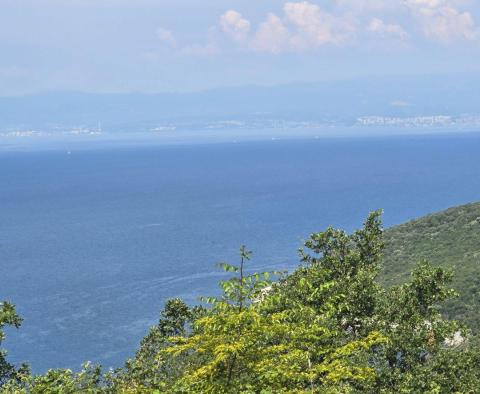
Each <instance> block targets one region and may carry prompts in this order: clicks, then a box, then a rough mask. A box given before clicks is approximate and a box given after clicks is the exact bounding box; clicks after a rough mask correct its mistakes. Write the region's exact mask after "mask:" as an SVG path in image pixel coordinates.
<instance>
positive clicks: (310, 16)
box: [284, 1, 355, 47]
mask: <svg viewBox="0 0 480 394" xmlns="http://www.w3.org/2000/svg"><path fill="white" fill-rule="evenodd" d="M284 13H285V17H286V19H287V20H288V21H289V22H290V23H291V24H292V25H294V26H295V28H296V30H297V35H299V36H300V37H298V36H297V38H296V39H297V41H298V42H301V41H302V38H303V40H305V41H306V42H307V44H308V46H309V47H312V46H313V47H316V46H321V45H325V44H337V45H338V44H341V43H343V42H345V41H346V40H347V38H348V36H349V35H350V34H351V33H352V32H353V31H354V30H355V26H354V24H352V23H350V21H348V20H347V19H346V18H339V17H336V16H334V15H333V14H330V13H328V12H325V11H323V10H322V9H321V8H320V7H319V6H318V5H316V4H312V3H309V2H308V1H302V2H299V3H286V4H285V6H284Z"/></svg>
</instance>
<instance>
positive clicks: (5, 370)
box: [0, 302, 28, 387]
mask: <svg viewBox="0 0 480 394" xmlns="http://www.w3.org/2000/svg"><path fill="white" fill-rule="evenodd" d="M21 324H22V319H21V318H20V316H18V314H17V312H16V310H15V306H14V305H13V304H11V303H9V302H1V303H0V346H1V345H2V342H3V341H4V340H5V332H4V328H5V327H6V326H11V327H15V328H19V327H20V325H21ZM6 356H7V352H6V351H5V350H3V349H1V348H0V387H1V386H2V385H3V384H4V383H5V382H6V381H7V380H9V379H15V378H17V377H19V376H20V375H22V374H25V373H28V366H27V365H25V364H24V365H22V366H21V367H20V368H19V369H16V368H15V367H14V366H13V365H12V364H10V363H9V362H8V361H7V360H6Z"/></svg>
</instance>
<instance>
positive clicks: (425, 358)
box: [0, 212, 480, 394]
mask: <svg viewBox="0 0 480 394" xmlns="http://www.w3.org/2000/svg"><path fill="white" fill-rule="evenodd" d="M394 234H395V233H393V235H392V234H389V237H390V238H389V239H390V240H392V239H393V240H394V241H395V242H396V238H395V237H394ZM390 242H391V243H390V246H389V248H392V245H394V244H393V243H392V241H390ZM393 247H394V249H393V250H394V251H395V250H397V249H396V247H395V246H393ZM390 250H391V249H390ZM383 251H384V240H383V230H382V226H381V221H380V213H379V212H375V213H372V214H371V215H369V217H368V218H367V220H366V222H365V224H364V227H363V228H362V229H361V230H358V231H356V232H354V233H353V234H350V235H349V234H346V233H345V232H343V231H341V230H336V229H333V228H328V229H326V230H325V231H323V232H320V233H316V234H312V235H311V236H310V238H309V239H308V240H307V241H306V243H305V247H304V249H302V250H301V251H300V256H301V265H300V266H299V268H298V269H297V270H296V271H295V272H293V273H291V274H290V275H284V274H282V273H277V272H273V273H261V274H257V273H252V270H251V268H250V259H251V252H249V251H248V250H247V249H246V248H245V247H242V248H241V249H240V262H239V265H238V266H234V265H229V264H226V263H223V264H221V268H223V269H224V270H225V271H227V272H230V273H231V275H232V277H231V279H229V280H226V281H223V282H221V283H220V284H221V289H222V293H221V296H219V297H207V298H205V299H204V300H203V301H204V303H203V306H196V307H190V306H188V305H186V304H185V303H184V302H183V301H181V300H179V299H173V300H169V301H168V302H167V303H166V305H165V307H164V309H163V311H162V312H161V315H160V320H159V322H158V324H157V325H156V326H154V327H152V328H151V329H150V332H149V333H148V335H147V336H146V337H145V338H144V339H143V341H142V343H141V344H140V347H139V349H138V351H137V353H136V354H135V356H134V357H133V358H132V359H131V360H128V361H127V362H126V364H125V366H124V368H121V369H119V370H116V371H110V372H107V373H105V374H102V371H101V369H100V367H97V366H92V365H90V364H86V365H85V366H84V368H83V370H82V371H81V372H79V373H73V372H72V371H70V370H51V371H49V372H48V373H46V374H45V375H41V376H32V375H31V374H30V373H29V371H28V368H25V367H21V368H20V369H15V368H14V367H13V366H11V365H9V364H8V363H7V362H6V360H5V354H4V353H1V356H0V377H1V379H2V380H1V381H0V385H2V390H3V392H7V393H19V394H20V393H32V394H35V393H67V394H69V393H77V392H80V393H264V394H267V393H307V392H308V393H342V394H343V393H360V392H362V393H363V392H365V393H393V392H398V393H476V392H478V390H479V389H478V388H479V387H480V369H479V368H478V367H477V366H478V365H479V363H480V351H479V350H478V349H477V348H476V347H475V345H472V342H471V341H470V340H469V337H468V331H467V330H466V329H465V328H464V327H462V325H461V324H460V323H457V322H456V321H451V320H447V319H444V318H443V317H442V315H441V313H440V312H439V307H440V305H442V304H444V303H445V302H448V300H449V299H451V298H452V297H454V296H455V291H454V290H453V289H451V283H452V272H451V271H449V270H446V269H444V268H442V267H434V266H432V265H431V264H429V263H427V262H426V261H421V262H419V263H418V264H417V265H415V266H414V267H413V270H412V273H411V275H410V277H409V278H408V280H406V281H405V282H404V283H399V284H396V285H393V286H383V285H382V284H381V282H380V281H379V280H377V277H378V275H379V272H380V270H381V262H382V259H383ZM394 255H395V254H394ZM398 261H400V260H398ZM387 272H388V271H387ZM398 272H400V270H399V271H398ZM399 276H400V275H399ZM398 280H399V279H398ZM20 323H21V321H20V319H19V317H18V316H17V315H16V314H15V311H14V309H13V307H12V305H10V304H6V303H4V304H2V306H1V311H0V331H1V328H3V327H4V325H7V324H8V325H14V326H19V324H20ZM1 339H2V337H0V340H1Z"/></svg>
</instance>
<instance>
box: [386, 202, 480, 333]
mask: <svg viewBox="0 0 480 394" xmlns="http://www.w3.org/2000/svg"><path fill="white" fill-rule="evenodd" d="M384 255H385V259H384V269H383V272H382V275H381V278H382V281H384V282H385V283H386V284H399V283H402V282H404V281H405V280H407V279H408V277H409V275H410V272H411V271H412V269H413V268H414V267H415V266H416V264H417V263H418V262H419V261H421V260H428V261H429V262H431V263H432V264H434V265H437V266H441V267H444V268H452V269H453V271H454V281H453V287H454V288H455V289H456V290H457V292H458V293H459V297H458V298H456V299H454V300H450V301H449V302H448V303H447V304H446V306H445V307H444V312H445V313H446V314H447V315H448V317H450V318H455V319H458V320H462V321H465V322H467V323H468V324H469V326H470V327H471V328H472V329H473V330H474V331H475V332H477V333H478V332H479V331H480V202H478V203H473V204H468V205H463V206H459V207H455V208H450V209H447V210H446V211H442V212H438V213H435V214H433V215H429V216H425V217H422V218H419V219H416V220H412V221H410V222H407V223H405V224H402V225H400V226H396V227H392V228H390V229H388V230H386V231H385V251H384Z"/></svg>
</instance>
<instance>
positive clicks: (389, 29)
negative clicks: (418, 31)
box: [367, 18, 408, 40]
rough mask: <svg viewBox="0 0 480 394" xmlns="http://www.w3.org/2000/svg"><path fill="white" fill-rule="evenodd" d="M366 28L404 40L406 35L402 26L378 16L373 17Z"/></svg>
mask: <svg viewBox="0 0 480 394" xmlns="http://www.w3.org/2000/svg"><path fill="white" fill-rule="evenodd" d="M367 30H368V31H370V32H372V33H377V34H380V35H384V36H396V37H398V38H400V39H401V40H405V39H406V38H407V37H408V33H407V32H406V31H405V30H404V29H403V27H402V26H400V25H397V24H394V23H392V24H389V23H385V22H384V21H383V20H382V19H379V18H373V19H372V20H371V21H370V23H369V24H368V26H367Z"/></svg>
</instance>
